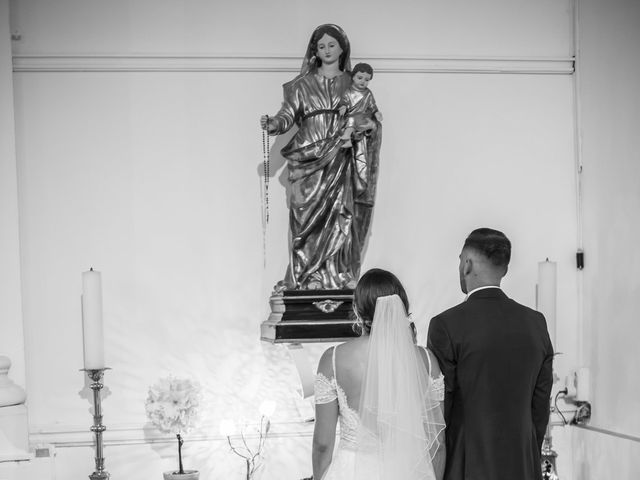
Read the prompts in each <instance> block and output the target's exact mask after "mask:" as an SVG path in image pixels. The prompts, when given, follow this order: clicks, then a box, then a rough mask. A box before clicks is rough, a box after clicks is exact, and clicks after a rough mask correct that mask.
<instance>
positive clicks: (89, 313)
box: [82, 269, 105, 370]
mask: <svg viewBox="0 0 640 480" xmlns="http://www.w3.org/2000/svg"><path fill="white" fill-rule="evenodd" d="M82 339H83V346H84V368H85V369H87V370H98V369H101V368H105V366H104V334H103V328H102V279H101V277H100V272H96V271H94V270H93V269H91V270H89V271H88V272H83V273H82Z"/></svg>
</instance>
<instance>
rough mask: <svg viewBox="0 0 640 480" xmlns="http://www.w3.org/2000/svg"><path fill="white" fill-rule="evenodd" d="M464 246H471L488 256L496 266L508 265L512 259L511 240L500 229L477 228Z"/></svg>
mask: <svg viewBox="0 0 640 480" xmlns="http://www.w3.org/2000/svg"><path fill="white" fill-rule="evenodd" d="M463 248H470V249H472V250H474V251H476V252H477V253H479V254H481V255H483V256H484V257H486V258H487V259H488V260H489V261H491V263H492V264H493V265H495V266H496V267H506V266H508V265H509V261H510V260H511V242H510V241H509V239H508V238H507V236H506V235H505V234H504V233H502V232H501V231H499V230H494V229H492V228H477V229H475V230H474V231H473V232H471V233H470V234H469V236H468V237H467V239H466V240H465V242H464V247H463Z"/></svg>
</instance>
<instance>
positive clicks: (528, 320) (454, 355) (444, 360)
mask: <svg viewBox="0 0 640 480" xmlns="http://www.w3.org/2000/svg"><path fill="white" fill-rule="evenodd" d="M428 346H429V349H430V350H431V351H432V352H433V353H434V354H435V355H436V357H437V358H438V361H439V362H440V368H441V369H442V371H443V373H444V380H445V421H446V424H447V428H446V445H447V465H446V469H445V476H444V478H445V480H463V479H464V480H485V479H486V480H539V479H540V478H542V473H541V467H540V450H541V447H542V440H543V438H544V434H545V430H546V427H547V422H548V420H549V397H550V395H551V385H552V383H553V379H552V360H553V347H552V346H551V341H550V339H549V333H548V331H547V324H546V321H545V319H544V316H543V315H542V314H541V313H539V312H536V311H535V310H532V309H530V308H528V307H525V306H524V305H520V304H519V303H517V302H515V301H513V300H511V299H510V298H508V297H507V296H506V295H505V294H504V292H503V291H502V290H500V289H498V288H488V289H483V290H479V291H477V292H474V293H473V294H472V295H471V296H469V298H468V299H467V300H466V301H465V302H463V303H461V304H460V305H457V306H455V307H453V308H451V309H449V310H447V311H445V312H443V313H441V314H440V315H438V316H436V317H434V318H433V319H431V323H430V325H429V336H428Z"/></svg>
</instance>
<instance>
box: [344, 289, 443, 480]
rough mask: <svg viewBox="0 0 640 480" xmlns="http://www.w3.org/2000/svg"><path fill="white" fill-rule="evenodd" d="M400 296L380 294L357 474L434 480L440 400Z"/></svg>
mask: <svg viewBox="0 0 640 480" xmlns="http://www.w3.org/2000/svg"><path fill="white" fill-rule="evenodd" d="M409 322H410V321H409V318H408V316H407V312H406V311H405V307H404V304H403V303H402V300H401V299H400V297H399V296H398V295H390V296H386V297H379V298H378V300H377V302H376V309H375V314H374V318H373V323H372V328H371V337H370V340H369V356H368V363H367V368H366V372H365V377H364V383H363V387H362V393H361V396H360V409H359V412H360V418H361V427H360V429H359V432H358V450H357V452H356V463H355V478H356V479H357V480H364V479H367V480H371V479H377V480H396V479H402V480H413V479H433V478H435V475H434V467H433V464H432V461H433V456H434V454H435V452H436V450H437V448H438V446H439V444H438V435H439V434H440V432H441V431H442V430H443V429H444V426H445V425H444V419H443V416H442V412H441V410H440V405H439V401H438V400H436V395H435V392H434V390H433V386H432V381H431V377H430V376H429V372H428V371H427V367H426V365H425V362H424V361H423V358H422V355H421V352H420V350H419V347H416V346H415V345H414V343H413V337H412V333H411V329H410V326H409Z"/></svg>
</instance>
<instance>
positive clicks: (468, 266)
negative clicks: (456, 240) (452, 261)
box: [462, 256, 473, 277]
mask: <svg viewBox="0 0 640 480" xmlns="http://www.w3.org/2000/svg"><path fill="white" fill-rule="evenodd" d="M472 271H473V258H471V256H468V257H467V258H465V259H464V264H463V265H462V273H463V275H464V276H465V277H466V276H467V275H469V274H470V273H471V272H472Z"/></svg>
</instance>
